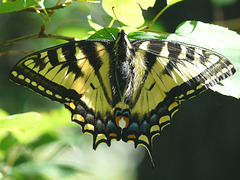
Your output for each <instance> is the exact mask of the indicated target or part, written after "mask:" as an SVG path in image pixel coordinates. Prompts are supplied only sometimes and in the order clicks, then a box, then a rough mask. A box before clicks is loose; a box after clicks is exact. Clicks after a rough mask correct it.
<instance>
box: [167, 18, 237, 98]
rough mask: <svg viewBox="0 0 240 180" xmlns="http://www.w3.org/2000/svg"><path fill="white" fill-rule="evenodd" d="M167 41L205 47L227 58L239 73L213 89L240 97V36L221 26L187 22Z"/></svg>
mask: <svg viewBox="0 0 240 180" xmlns="http://www.w3.org/2000/svg"><path fill="white" fill-rule="evenodd" d="M167 39H169V40H175V41H181V42H184V43H188V44H193V45H196V46H200V47H205V48H208V49H211V50H214V51H216V52H218V53H220V54H222V55H224V56H225V57H227V58H228V59H229V60H230V61H231V62H232V63H233V64H234V66H235V67H236V69H237V73H235V75H233V76H232V77H230V78H227V79H226V80H223V81H221V83H222V84H223V85H224V86H222V85H215V86H214V87H213V88H212V89H213V90H214V91H218V92H220V93H222V94H225V95H231V96H233V97H236V98H239V97H240V78H239V76H240V51H239V49H240V35H238V34H237V33H236V32H234V31H230V30H228V29H227V28H224V27H221V26H217V25H212V24H207V23H202V22H199V21H186V22H184V23H182V24H180V25H179V26H178V28H177V30H176V32H175V34H172V35H170V36H169V37H168V38H167Z"/></svg>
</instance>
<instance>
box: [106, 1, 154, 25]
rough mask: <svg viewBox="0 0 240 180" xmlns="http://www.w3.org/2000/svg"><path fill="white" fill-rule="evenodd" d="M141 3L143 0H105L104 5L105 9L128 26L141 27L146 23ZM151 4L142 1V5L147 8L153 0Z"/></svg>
mask: <svg viewBox="0 0 240 180" xmlns="http://www.w3.org/2000/svg"><path fill="white" fill-rule="evenodd" d="M139 3H142V0H103V1H102V6H103V9H104V10H105V11H106V12H107V13H108V14H109V15H110V16H112V17H113V18H117V19H118V20H119V21H121V22H122V23H124V24H126V25H128V26H131V27H139V26H141V25H142V24H143V23H144V18H143V16H142V9H141V7H140V5H139ZM149 4H150V5H147V3H146V2H145V3H142V5H141V6H142V7H143V8H144V9H145V8H146V7H147V6H151V5H152V1H150V3H149ZM113 7H114V10H113ZM114 12H115V14H116V17H115V15H114Z"/></svg>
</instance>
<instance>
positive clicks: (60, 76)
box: [10, 30, 236, 151]
mask: <svg viewBox="0 0 240 180" xmlns="http://www.w3.org/2000/svg"><path fill="white" fill-rule="evenodd" d="M235 71H236V70H235V68H234V66H233V65H232V64H231V63H230V62H229V60H228V59H227V58H225V57H224V56H222V55H220V54H218V53H215V52H213V51H210V50H207V49H204V48H199V47H195V46H191V45H187V44H181V43H178V42H172V41H167V40H161V39H140V40H135V41H129V40H128V38H127V35H126V34H125V32H124V31H123V30H121V31H120V32H119V34H118V36H117V38H116V40H114V41H110V40H99V39H95V40H83V41H76V42H70V43H66V44H63V45H59V46H55V47H52V48H48V49H45V50H42V51H39V52H36V53H33V54H31V55H29V56H27V57H25V58H23V59H22V60H20V61H19V62H18V63H17V65H16V66H15V67H14V68H13V70H12V71H11V73H10V79H11V80H13V81H14V82H17V83H19V84H21V85H23V86H26V87H29V88H31V89H32V90H34V91H36V92H37V93H39V94H41V95H43V96H45V97H48V98H50V99H51V100H54V101H57V102H60V103H63V104H64V105H65V107H66V108H68V109H69V110H70V111H71V113H72V120H73V121H74V122H76V123H78V124H80V125H81V127H82V131H83V133H85V132H88V133H90V134H92V135H93V148H94V149H96V148H97V146H98V145H99V144H100V143H102V142H104V143H106V144H107V145H108V146H110V145H111V140H112V139H116V140H121V139H122V140H123V141H125V142H128V141H130V140H131V141H133V142H134V144H135V147H137V146H138V145H139V144H142V145H144V146H145V147H146V148H147V149H148V150H149V151H151V141H152V138H153V137H154V136H155V135H157V134H160V132H161V130H162V129H163V128H164V127H165V126H166V125H168V124H169V123H170V119H171V118H172V116H173V114H174V113H175V112H176V111H177V110H178V108H179V104H180V103H181V102H182V101H184V100H187V99H189V98H192V97H194V96H196V95H197V94H199V93H201V92H202V91H204V90H205V89H207V88H208V87H210V86H212V85H214V84H216V83H218V82H219V81H220V80H222V79H225V78H227V77H228V76H231V75H232V74H234V73H235Z"/></svg>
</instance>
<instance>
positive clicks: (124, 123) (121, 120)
mask: <svg viewBox="0 0 240 180" xmlns="http://www.w3.org/2000/svg"><path fill="white" fill-rule="evenodd" d="M129 117H130V111H129V110H127V109H124V110H121V109H119V108H117V109H115V122H116V125H117V126H118V127H120V128H122V129H123V128H127V127H128V125H129Z"/></svg>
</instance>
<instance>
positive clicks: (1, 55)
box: [0, 51, 34, 58]
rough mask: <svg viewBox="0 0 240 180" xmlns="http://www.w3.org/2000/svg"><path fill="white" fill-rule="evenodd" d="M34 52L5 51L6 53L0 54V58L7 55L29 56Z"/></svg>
mask: <svg viewBox="0 0 240 180" xmlns="http://www.w3.org/2000/svg"><path fill="white" fill-rule="evenodd" d="M33 52H34V51H6V52H1V53H0V58H1V57H3V56H7V55H9V54H30V53H33Z"/></svg>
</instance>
